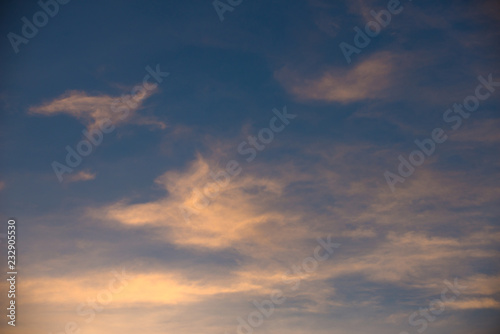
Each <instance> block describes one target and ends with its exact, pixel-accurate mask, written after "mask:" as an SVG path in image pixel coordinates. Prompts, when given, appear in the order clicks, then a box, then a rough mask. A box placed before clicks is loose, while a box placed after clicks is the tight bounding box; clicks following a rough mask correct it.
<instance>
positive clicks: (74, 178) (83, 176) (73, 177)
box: [65, 171, 96, 183]
mask: <svg viewBox="0 0 500 334" xmlns="http://www.w3.org/2000/svg"><path fill="white" fill-rule="evenodd" d="M95 177H96V174H95V173H92V172H89V171H80V172H78V173H75V174H70V175H68V176H67V177H66V179H65V180H66V181H67V182H68V183H73V182H80V181H90V180H94V179H95Z"/></svg>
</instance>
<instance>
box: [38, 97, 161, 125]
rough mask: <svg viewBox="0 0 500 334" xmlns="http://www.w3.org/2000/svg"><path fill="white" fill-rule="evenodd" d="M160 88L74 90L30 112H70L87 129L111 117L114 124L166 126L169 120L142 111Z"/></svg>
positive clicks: (47, 113)
mask: <svg viewBox="0 0 500 334" xmlns="http://www.w3.org/2000/svg"><path fill="white" fill-rule="evenodd" d="M156 91H157V89H151V90H144V94H142V95H134V96H132V95H130V94H127V95H123V96H121V97H114V96H110V95H88V94H87V93H86V92H83V91H77V90H71V91H68V92H66V93H65V94H63V95H61V96H60V97H58V98H55V99H54V100H51V101H49V102H46V103H43V104H41V105H38V106H33V107H31V108H30V109H29V110H30V113H32V114H39V115H43V116H53V115H57V114H67V115H70V116H72V117H74V118H76V119H78V120H79V121H80V122H82V123H83V124H84V125H85V126H86V127H87V129H89V130H91V129H97V128H99V126H100V125H101V124H102V123H103V122H104V121H108V120H110V121H111V123H112V124H114V125H121V124H126V123H132V124H138V125H150V126H155V127H159V128H161V129H164V128H165V127H166V124H165V123H164V122H162V121H159V120H157V119H155V118H153V117H147V116H143V115H140V114H139V113H138V111H139V110H140V109H142V108H143V104H144V101H146V100H147V99H148V98H149V97H150V96H152V95H153V94H154V93H155V92H156Z"/></svg>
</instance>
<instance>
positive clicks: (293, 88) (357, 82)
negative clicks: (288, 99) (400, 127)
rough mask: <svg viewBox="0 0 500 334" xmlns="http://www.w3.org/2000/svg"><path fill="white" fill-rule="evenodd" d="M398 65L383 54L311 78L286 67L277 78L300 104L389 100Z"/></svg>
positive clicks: (396, 60) (392, 56)
mask: <svg viewBox="0 0 500 334" xmlns="http://www.w3.org/2000/svg"><path fill="white" fill-rule="evenodd" d="M399 62H400V59H399V57H397V56H395V55H393V54H391V53H389V52H380V53H377V54H375V55H373V56H371V57H370V58H368V59H367V60H365V61H363V62H360V63H359V64H357V65H356V66H355V67H354V68H353V69H349V68H344V67H342V68H337V67H330V68H327V69H326V70H324V71H322V72H321V73H320V74H319V75H318V76H316V77H312V78H309V77H308V76H307V75H303V74H299V73H297V72H296V71H294V70H292V69H290V68H289V67H284V68H282V69H281V70H279V71H277V72H275V77H276V78H277V80H278V81H279V82H280V83H281V84H282V85H283V86H284V87H285V89H286V90H287V91H288V92H289V93H290V94H292V95H294V96H295V97H296V98H297V99H299V100H311V101H325V102H340V103H351V102H356V101H360V100H365V99H378V98H383V97H386V96H388V93H389V92H388V89H389V88H390V87H391V86H392V84H393V83H394V77H395V75H396V73H395V72H396V69H397V68H398V67H400V66H399V65H398V63H399Z"/></svg>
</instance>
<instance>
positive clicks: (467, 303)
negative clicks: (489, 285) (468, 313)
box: [446, 298, 500, 310]
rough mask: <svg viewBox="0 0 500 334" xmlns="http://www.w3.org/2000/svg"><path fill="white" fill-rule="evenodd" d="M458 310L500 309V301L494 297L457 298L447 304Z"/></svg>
mask: <svg viewBox="0 0 500 334" xmlns="http://www.w3.org/2000/svg"><path fill="white" fill-rule="evenodd" d="M446 306H447V307H450V308H452V309H456V310H478V309H500V302H499V301H497V300H495V299H493V298H475V299H467V300H457V301H454V302H451V303H447V304H446Z"/></svg>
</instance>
